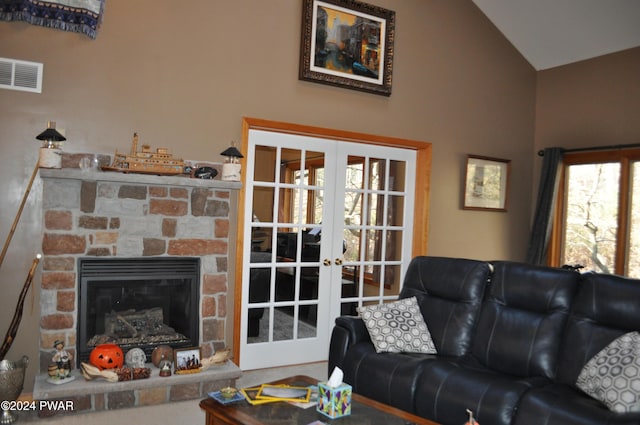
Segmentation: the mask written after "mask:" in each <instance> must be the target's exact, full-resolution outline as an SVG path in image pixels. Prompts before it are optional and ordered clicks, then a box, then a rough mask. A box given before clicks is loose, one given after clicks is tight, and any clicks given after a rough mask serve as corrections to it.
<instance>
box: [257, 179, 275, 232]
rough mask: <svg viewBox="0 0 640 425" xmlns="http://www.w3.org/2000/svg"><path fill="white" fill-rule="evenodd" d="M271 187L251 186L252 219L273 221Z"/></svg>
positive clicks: (272, 190)
mask: <svg viewBox="0 0 640 425" xmlns="http://www.w3.org/2000/svg"><path fill="white" fill-rule="evenodd" d="M274 194H275V191H274V189H273V188H272V187H261V186H255V187H254V188H253V221H254V222H255V221H261V222H264V223H271V222H273V202H274V198H273V195H274Z"/></svg>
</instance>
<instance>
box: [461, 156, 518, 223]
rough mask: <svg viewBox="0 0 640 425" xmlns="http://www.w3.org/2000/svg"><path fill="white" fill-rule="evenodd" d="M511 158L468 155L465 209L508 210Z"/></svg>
mask: <svg viewBox="0 0 640 425" xmlns="http://www.w3.org/2000/svg"><path fill="white" fill-rule="evenodd" d="M510 172H511V160H508V159H499V158H489V157H485V156H476V155H468V156H467V165H466V172H465V184H464V204H463V209H465V210H484V211H507V195H508V192H509V174H510Z"/></svg>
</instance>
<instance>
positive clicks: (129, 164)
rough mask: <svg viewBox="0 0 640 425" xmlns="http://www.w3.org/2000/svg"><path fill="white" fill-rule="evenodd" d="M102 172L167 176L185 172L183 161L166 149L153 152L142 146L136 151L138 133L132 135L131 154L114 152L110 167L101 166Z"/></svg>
mask: <svg viewBox="0 0 640 425" xmlns="http://www.w3.org/2000/svg"><path fill="white" fill-rule="evenodd" d="M102 170H103V171H121V172H123V173H142V174H155V175H169V176H172V175H176V174H184V172H185V170H184V161H183V160H182V159H178V158H174V157H173V155H171V154H170V153H169V150H168V149H167V148H158V149H156V151H155V152H153V151H152V150H151V146H149V145H142V148H141V150H140V151H138V133H133V142H132V143H131V153H130V154H128V155H127V154H123V153H118V151H117V150H116V152H115V154H114V155H113V161H112V162H111V165H108V166H103V167H102Z"/></svg>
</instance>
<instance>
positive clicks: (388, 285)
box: [384, 265, 402, 294]
mask: <svg viewBox="0 0 640 425" xmlns="http://www.w3.org/2000/svg"><path fill="white" fill-rule="evenodd" d="M401 275H402V273H401V267H400V265H397V266H391V265H386V266H385V268H384V289H385V292H386V293H388V294H398V293H399V292H400V283H401V282H400V276H401Z"/></svg>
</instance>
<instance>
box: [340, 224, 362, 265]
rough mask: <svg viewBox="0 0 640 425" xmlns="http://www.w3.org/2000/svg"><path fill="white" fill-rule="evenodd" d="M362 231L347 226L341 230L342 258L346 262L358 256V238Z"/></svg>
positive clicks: (356, 258)
mask: <svg viewBox="0 0 640 425" xmlns="http://www.w3.org/2000/svg"><path fill="white" fill-rule="evenodd" d="M361 234H362V232H361V231H360V230H358V229H355V228H350V227H347V228H345V229H344V232H343V235H344V236H343V247H344V250H345V251H344V254H343V258H344V259H345V260H346V261H347V262H352V261H356V260H358V259H359V258H360V246H361V245H360V243H361V242H360V240H361Z"/></svg>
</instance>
